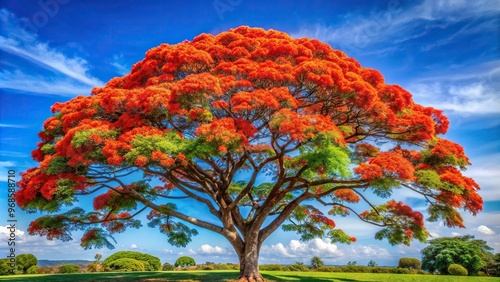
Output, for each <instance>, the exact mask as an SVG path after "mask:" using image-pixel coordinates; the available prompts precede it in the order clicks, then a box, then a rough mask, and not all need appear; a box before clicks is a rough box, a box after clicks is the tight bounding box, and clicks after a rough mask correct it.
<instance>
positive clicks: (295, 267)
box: [287, 262, 309, 272]
mask: <svg viewBox="0 0 500 282" xmlns="http://www.w3.org/2000/svg"><path fill="white" fill-rule="evenodd" d="M287 268H288V270H289V271H301V272H304V271H309V268H307V266H305V265H304V263H302V262H296V263H294V264H290V265H288V266H287Z"/></svg>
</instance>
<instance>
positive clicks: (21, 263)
mask: <svg viewBox="0 0 500 282" xmlns="http://www.w3.org/2000/svg"><path fill="white" fill-rule="evenodd" d="M37 264H38V259H37V258H36V257H35V255H33V254H20V255H18V256H16V268H17V270H18V271H19V272H21V273H26V272H27V270H28V269H29V268H30V267H32V266H36V265H37Z"/></svg>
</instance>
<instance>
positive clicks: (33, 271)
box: [26, 265, 38, 274]
mask: <svg viewBox="0 0 500 282" xmlns="http://www.w3.org/2000/svg"><path fill="white" fill-rule="evenodd" d="M26 274H38V266H36V265H32V266H30V267H29V268H28V269H26Z"/></svg>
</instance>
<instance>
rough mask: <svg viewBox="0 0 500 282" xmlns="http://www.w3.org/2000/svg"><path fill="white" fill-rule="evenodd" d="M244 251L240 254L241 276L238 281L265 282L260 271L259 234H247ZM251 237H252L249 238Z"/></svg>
mask: <svg viewBox="0 0 500 282" xmlns="http://www.w3.org/2000/svg"><path fill="white" fill-rule="evenodd" d="M245 237H246V238H245V239H247V240H245V247H244V249H243V253H241V254H238V258H239V260H240V277H239V279H238V280H237V281H238V282H264V277H262V275H261V274H260V272H259V251H260V244H259V243H258V235H255V236H245ZM249 237H250V238H249Z"/></svg>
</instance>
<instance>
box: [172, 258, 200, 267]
mask: <svg viewBox="0 0 500 282" xmlns="http://www.w3.org/2000/svg"><path fill="white" fill-rule="evenodd" d="M174 265H175V267H184V266H194V265H196V262H195V261H194V259H193V258H192V257H188V256H182V257H180V258H178V259H177V260H176V261H175V263H174Z"/></svg>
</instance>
